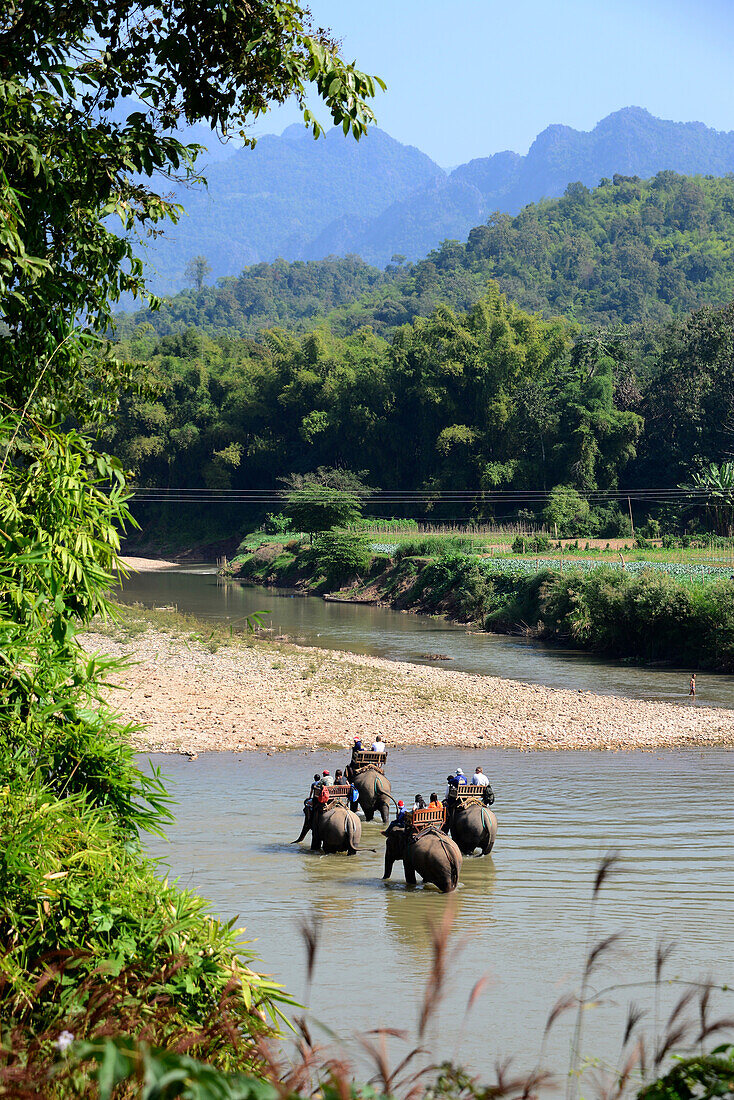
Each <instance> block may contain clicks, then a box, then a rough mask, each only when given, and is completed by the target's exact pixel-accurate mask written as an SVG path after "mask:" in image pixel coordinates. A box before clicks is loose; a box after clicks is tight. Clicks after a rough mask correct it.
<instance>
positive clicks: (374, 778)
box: [347, 764, 392, 825]
mask: <svg viewBox="0 0 734 1100" xmlns="http://www.w3.org/2000/svg"><path fill="white" fill-rule="evenodd" d="M347 772H348V776H349V778H350V779H351V781H352V783H354V786H355V787H356V788H357V790H358V792H359V804H360V806H361V807H362V809H363V810H364V816H365V820H366V821H372V818H373V817H374V816H375V813H376V812H377V813H379V815H380V817H381V818H382V824H383V825H387V823H388V821H389V820H390V799H389V798H388V797H387V796H388V795H389V794H390V791H391V790H392V787H391V786H390V780H389V779H388V778H387V776H385V775H383V774H382V772H381V771H378V770H377V768H372V767H369V766H368V767H366V768H360V769H359V771H357V772H356V773H355V772H354V770H353V769H352V766H351V764H350V765H348V768H347Z"/></svg>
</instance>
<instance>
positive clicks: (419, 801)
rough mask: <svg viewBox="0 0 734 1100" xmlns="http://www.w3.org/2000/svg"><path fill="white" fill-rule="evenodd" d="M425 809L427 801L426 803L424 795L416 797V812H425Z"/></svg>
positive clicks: (414, 806)
mask: <svg viewBox="0 0 734 1100" xmlns="http://www.w3.org/2000/svg"><path fill="white" fill-rule="evenodd" d="M425 808H426V801H425V799H424V797H423V795H422V794H417V795H416V796H415V802H414V803H413V809H414V810H425Z"/></svg>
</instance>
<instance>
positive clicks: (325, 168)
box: [144, 107, 734, 294]
mask: <svg viewBox="0 0 734 1100" xmlns="http://www.w3.org/2000/svg"><path fill="white" fill-rule="evenodd" d="M187 136H188V137H190V138H192V139H194V140H197V141H199V142H201V143H202V144H204V145H206V146H207V147H208V151H207V153H206V154H205V155H204V156H203V157H202V165H205V166H206V168H205V172H204V174H205V176H206V177H207V180H208V188H206V189H202V188H198V189H194V190H188V189H179V190H178V191H177V192H176V197H177V198H178V199H179V201H181V202H182V204H183V206H184V208H185V211H186V213H185V215H184V217H183V218H182V219H181V220H180V222H179V223H178V225H176V226H172V227H169V228H168V229H167V231H166V233H165V234H164V235H163V236H161V237H157V238H155V239H152V240H150V241H148V243H147V246H146V249H145V257H144V258H145V259H146V261H147V262H148V264H149V273H150V275H151V278H152V287H153V289H154V290H156V291H157V292H158V293H167V294H170V293H174V292H176V291H178V290H181V289H182V288H183V287H184V286H185V284H186V275H185V270H186V264H187V262H188V261H189V260H190V259H191V258H192V257H193V256H196V255H202V254H203V255H205V256H206V258H207V260H208V261H209V263H210V265H211V269H212V274H213V277H214V278H215V279H216V278H219V277H222V276H225V275H230V276H237V275H239V274H240V272H241V271H242V269H243V268H244V267H246V266H250V265H252V264H255V263H260V262H272V261H274V260H276V259H278V258H283V259H286V260H320V259H323V258H324V257H326V256H329V255H337V256H344V255H347V254H349V253H352V254H354V255H358V256H361V257H362V259H363V260H365V261H366V262H368V263H371V264H375V265H376V266H378V267H384V266H385V265H386V264H387V263H389V262H390V259H391V257H392V256H393V255H394V254H396V253H401V254H403V255H405V256H406V257H407V259H408V260H409V261H411V262H415V261H418V260H421V259H423V258H424V257H425V256H426V255H427V254H428V253H429V252H430V251H431V250H432V249H434V248H437V247H439V245H440V244H441V242H442V241H443V240H447V239H453V240H464V239H465V238H466V237H467V235H468V233H469V231H470V230H471V229H472V227H473V226H476V225H480V224H481V223H482V222H485V221H486V220H487V218H488V217H489V216H490V215H491V214H492V213H493V212H495V211H501V212H503V213H507V214H513V215H514V214H517V213H518V212H519V211H520V210H521V209H522V208H523V207H524V206H526V205H527V204H528V203H533V202H539V201H541V200H543V199H548V198H556V197H558V196H560V195H562V194H563V192H564V191H565V189H566V187H567V186H568V184H570V183H573V182H574V181H580V182H581V183H583V184H585V185H586V186H587V187H595V186H596V185H597V184H598V182H599V180H600V179H602V178H604V177H611V176H613V175H614V174H615V173H623V174H624V175H628V176H633V175H636V176H641V177H642V178H643V179H646V178H649V177H651V176H654V175H655V174H656V173H657V172H661V171H675V172H681V173H684V174H686V175H696V174H700V175H714V176H724V175H726V173H727V172H732V171H734V132H730V133H722V132H720V131H717V130H713V129H711V128H709V127H707V126H704V125H703V123H700V122H670V121H667V120H665V119H660V118H655V117H654V116H653V115H651V114H650V113H649V111H645V110H643V109H642V108H640V107H625V108H623V109H622V110H620V111H615V112H614V113H613V114H610V115H608V116H607V117H606V118H604V119H602V120H601V121H600V122H598V123H597V125H596V126H595V127H594V128H593V129H592V130H589V131H582V130H574V129H573V128H572V127H570V126H561V125H552V126H548V127H546V129H545V130H543V131H542V133H540V134H538V136H537V137H536V139H535V141H534V142H533V143H532V145H531V146H530V149H529V150H528V152H527V154H526V155H525V156H520V155H519V154H518V153H513V152H507V151H505V152H498V153H494V154H493V155H491V156H486V157H478V158H476V159H474V160H471V161H469V162H468V163H467V164H461V165H459V166H458V167H457V168H455V169H454V170H453V171H451V172H447V171H445V170H444V169H443V168H441V167H439V165H438V164H436V163H435V162H434V161H432V160H431V159H430V157H428V156H426V155H425V154H424V153H422V152H421V151H420V150H419V149H416V148H414V147H413V146H410V145H403V144H401V143H400V142H399V141H396V140H395V139H394V138H392V137H390V135H389V134H386V133H384V132H383V131H380V130H377V129H371V130H370V132H369V134H368V135H366V137H365V139H364V140H362V141H360V142H359V144H358V145H357V144H356V143H353V144H352V145H350V144H349V143H348V142H346V143H345V142H344V141H343V140H342V134H341V131H340V130H334V131H332V132H330V133H329V134H328V136H327V138H326V140H325V141H321V142H314V141H312V140H311V139H310V137H309V135H308V133H307V131H306V130H305V128H304V127H302V126H290V127H288V128H287V129H286V130H285V131H284V132H283V133H282V134H281V135H280V136H276V135H274V134H268V135H266V136H264V137H262V138H260V139H259V141H258V143H257V145H256V146H255V148H254V149H251V150H243V149H237V148H236V147H235V146H233V145H232V144H225V145H222V144H220V143H219V142H218V141H217V140H216V139H214V140H211V135H210V138H209V140H207V137H206V133H205V132H202V128H201V127H200V128H199V129H198V130H195V131H192V132H191V133H190V134H187Z"/></svg>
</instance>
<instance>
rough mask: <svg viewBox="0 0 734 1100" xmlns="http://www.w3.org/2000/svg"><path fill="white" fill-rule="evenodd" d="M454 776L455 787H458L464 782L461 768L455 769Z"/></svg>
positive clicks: (464, 778)
mask: <svg viewBox="0 0 734 1100" xmlns="http://www.w3.org/2000/svg"><path fill="white" fill-rule="evenodd" d="M454 778H455V779H456V786H457V787H460V786H462V784H465V783H466V776H465V775H464V773H463V771H462V770H461V768H457V769H456V775H455V777H454Z"/></svg>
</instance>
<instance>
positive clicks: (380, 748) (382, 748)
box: [372, 733, 387, 752]
mask: <svg viewBox="0 0 734 1100" xmlns="http://www.w3.org/2000/svg"><path fill="white" fill-rule="evenodd" d="M372 752H387V746H386V744H385V742H384V741H383V740H382V734H379V733H378V735H377V737H376V738H375V740H374V741H373V742H372Z"/></svg>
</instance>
